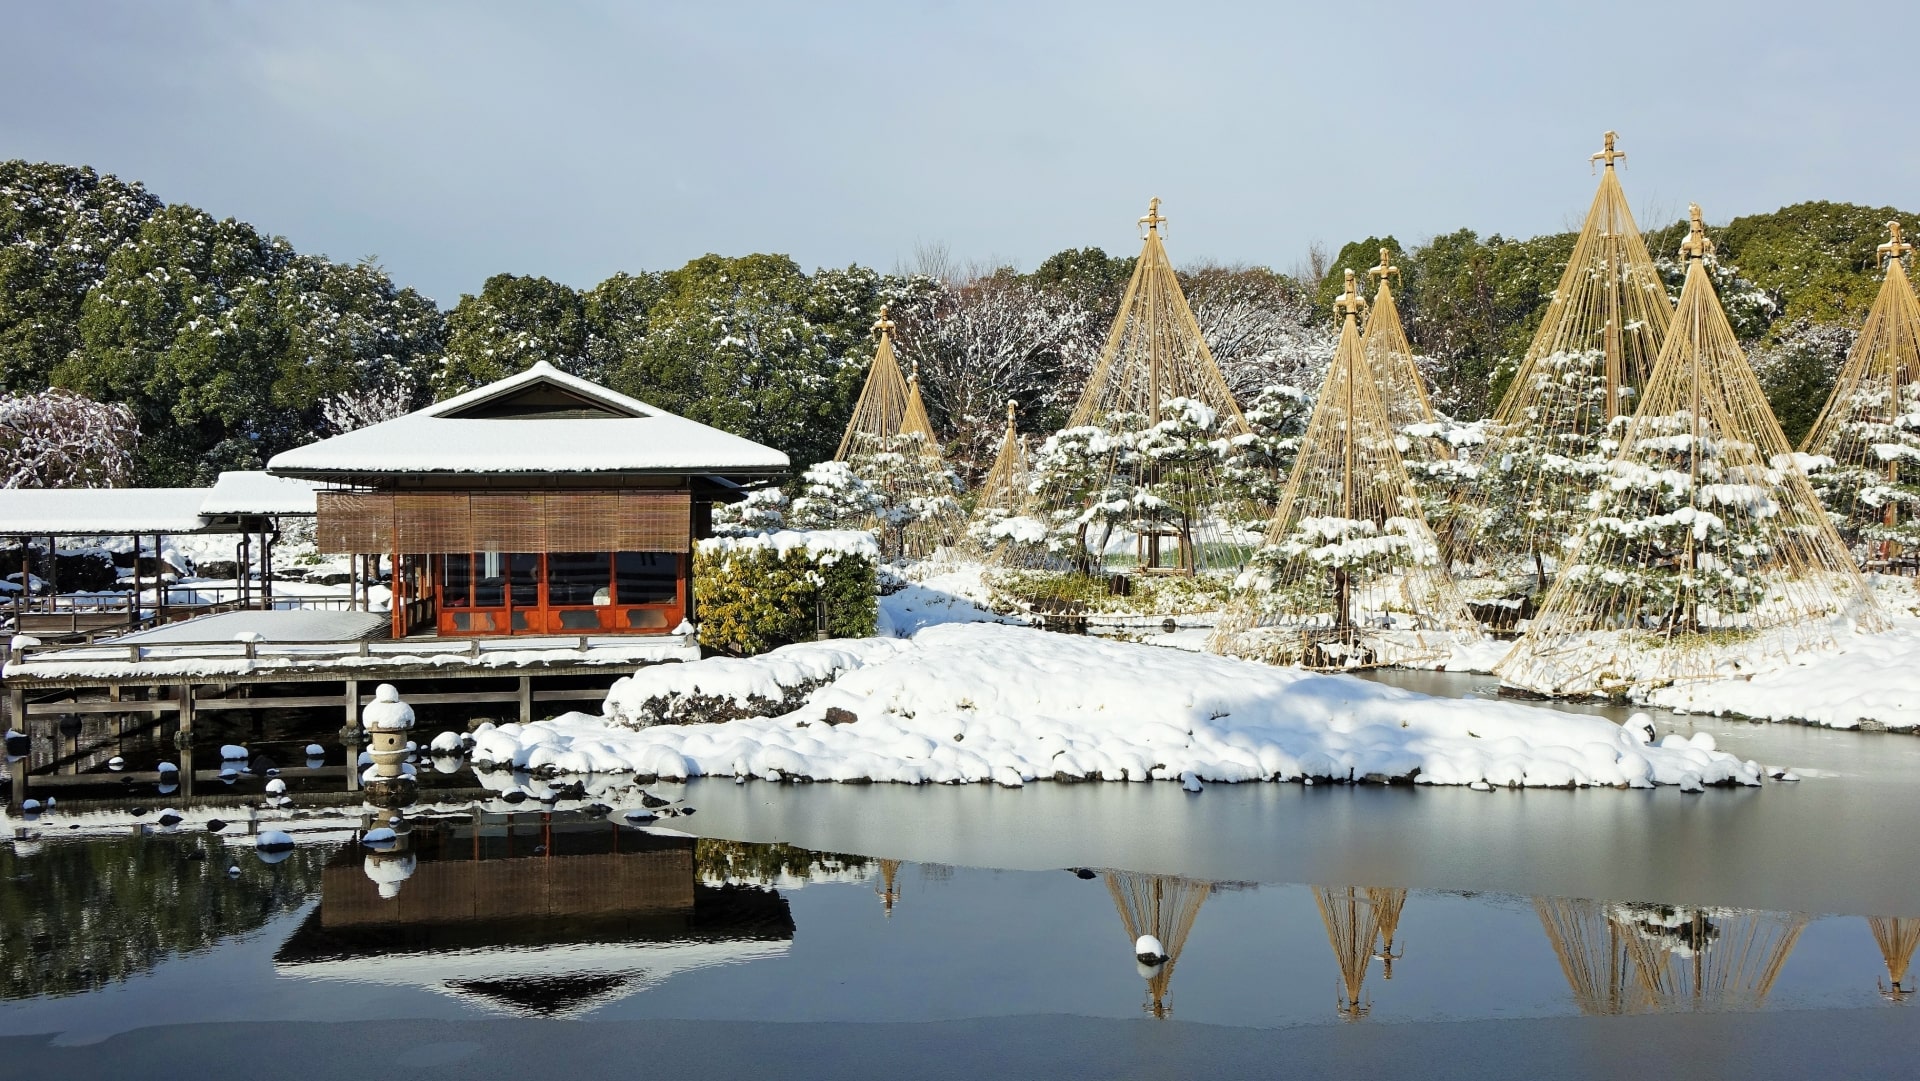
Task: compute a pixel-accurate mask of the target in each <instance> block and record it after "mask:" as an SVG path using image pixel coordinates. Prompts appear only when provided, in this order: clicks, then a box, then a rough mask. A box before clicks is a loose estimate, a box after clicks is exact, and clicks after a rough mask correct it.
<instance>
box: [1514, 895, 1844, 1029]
mask: <svg viewBox="0 0 1920 1081" xmlns="http://www.w3.org/2000/svg"><path fill="white" fill-rule="evenodd" d="M1533 906H1534V910H1535V911H1536V912H1538V913H1539V915H1540V926H1541V927H1542V928H1544V929H1545V930H1546V932H1547V940H1548V941H1549V942H1551V943H1552V944H1553V952H1554V955H1555V956H1556V957H1558V958H1559V959H1560V971H1561V973H1562V974H1564V975H1565V976H1566V978H1567V985H1568V986H1569V987H1571V988H1572V989H1573V998H1574V1002H1575V1003H1576V1004H1577V1005H1578V1006H1579V1007H1580V1010H1581V1012H1582V1013H1587V1014H1623V1013H1641V1012H1646V1011H1649V1010H1683V1009H1693V1010H1726V1009H1738V1010H1757V1009H1759V1008H1760V1007H1762V1006H1764V1005H1765V1004H1766V1000H1767V995H1768V994H1769V993H1770V992H1771V991H1772V990H1773V984H1774V981H1775V980H1777V979H1779V977H1780V969H1781V966H1783V965H1785V964H1786V961H1787V957H1788V956H1789V955H1790V954H1792V953H1793V947H1794V944H1795V943H1796V942H1798V941H1799V939H1800V932H1801V931H1803V930H1805V929H1806V926H1807V917H1806V916H1804V915H1801V914H1800V913H1796V912H1756V911H1750V910H1746V909H1737V908H1689V907H1675V906H1672V905H1653V904H1609V903H1607V902H1604V901H1580V900H1570V899H1565V898H1547V897H1536V898H1534V899H1533Z"/></svg>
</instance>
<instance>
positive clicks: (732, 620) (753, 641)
mask: <svg viewBox="0 0 1920 1081" xmlns="http://www.w3.org/2000/svg"><path fill="white" fill-rule="evenodd" d="M879 562H880V550H879V548H878V546H877V545H875V543H874V540H873V534H871V533H866V532H863V531H859V530H817V531H814V532H798V531H783V532H779V533H761V534H758V535H756V536H751V537H715V538H712V539H710V540H703V541H701V542H700V545H699V547H698V548H697V549H696V550H695V551H694V555H693V595H694V601H695V605H696V609H697V612H698V614H699V622H700V644H701V645H704V646H707V647H709V648H711V649H716V650H719V651H721V652H723V653H731V654H735V655H738V656H751V655H753V654H756V653H764V652H766V651H767V650H769V649H773V648H775V647H778V646H784V645H788V644H790V643H793V642H804V641H811V640H812V639H813V638H814V635H815V631H816V628H815V618H816V613H817V611H818V609H819V607H820V606H822V605H824V607H825V609H826V617H827V635H828V636H829V637H832V638H868V637H871V636H872V635H873V633H874V630H875V627H876V626H877V623H878V619H879V602H878V600H877V593H878V588H877V580H876V576H875V568H876V567H877V566H878V564H879Z"/></svg>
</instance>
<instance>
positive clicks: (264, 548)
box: [260, 529, 273, 608]
mask: <svg viewBox="0 0 1920 1081" xmlns="http://www.w3.org/2000/svg"><path fill="white" fill-rule="evenodd" d="M260 599H261V601H262V605H261V607H263V608H272V607H273V542H272V541H270V540H268V539H267V531H266V530H264V529H263V530H261V531H260Z"/></svg>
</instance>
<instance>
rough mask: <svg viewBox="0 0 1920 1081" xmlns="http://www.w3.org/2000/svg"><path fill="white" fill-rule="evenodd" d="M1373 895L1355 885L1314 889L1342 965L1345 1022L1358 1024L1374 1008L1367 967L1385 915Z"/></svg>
mask: <svg viewBox="0 0 1920 1081" xmlns="http://www.w3.org/2000/svg"><path fill="white" fill-rule="evenodd" d="M1371 892H1372V891H1371V890H1361V889H1358V888H1356V887H1353V886H1345V887H1333V886H1315V887H1314V888H1313V898H1314V900H1315V901H1317V902H1319V905H1320V919H1321V921H1322V922H1324V923H1325V924H1326V925H1327V941H1328V943H1330V944H1331V945H1332V946H1333V960H1334V963H1335V964H1337V965H1339V966H1340V994H1339V995H1338V996H1337V999H1336V1005H1335V1009H1337V1010H1338V1011H1339V1013H1340V1019H1341V1020H1343V1021H1358V1020H1360V1019H1361V1018H1362V1017H1365V1016H1366V1015H1367V1011H1368V1010H1370V1009H1371V1008H1372V1006H1371V1004H1369V1003H1367V1002H1365V1001H1364V1000H1363V996H1362V985H1363V984H1365V983H1366V979H1367V966H1368V965H1370V964H1372V963H1373V948H1374V944H1375V943H1377V942H1379V941H1380V915H1381V912H1380V909H1379V908H1378V907H1376V906H1375V905H1374V903H1373V901H1372V900H1371V899H1370V898H1369V897H1368V896H1366V895H1367V894H1369V893H1371ZM1396 917H1397V914H1396Z"/></svg>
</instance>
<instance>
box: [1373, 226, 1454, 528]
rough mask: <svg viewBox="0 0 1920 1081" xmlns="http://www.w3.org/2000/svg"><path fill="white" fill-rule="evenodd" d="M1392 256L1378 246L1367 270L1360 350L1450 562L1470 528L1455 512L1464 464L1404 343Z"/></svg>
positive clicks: (1423, 505) (1425, 508)
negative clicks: (1368, 306)
mask: <svg viewBox="0 0 1920 1081" xmlns="http://www.w3.org/2000/svg"><path fill="white" fill-rule="evenodd" d="M1392 257H1393V253H1392V252H1391V251H1390V250H1389V249H1386V248H1381V249H1380V265H1379V266H1377V267H1374V268H1373V269H1371V270H1369V271H1367V276H1368V277H1370V278H1379V279H1380V287H1379V289H1378V290H1377V291H1376V292H1375V293H1374V294H1373V308H1372V312H1371V314H1369V315H1368V316H1367V332H1366V333H1365V334H1364V335H1362V336H1361V339H1360V350H1361V352H1363V353H1365V354H1366V357H1367V366H1368V368H1370V369H1371V370H1372V372H1373V379H1374V384H1375V386H1376V387H1378V388H1379V391H1380V401H1381V403H1382V404H1383V405H1385V406H1386V410H1387V422H1388V423H1389V424H1391V425H1392V426H1393V430H1394V431H1395V432H1396V433H1398V435H1399V449H1400V456H1401V458H1402V460H1403V461H1404V462H1405V464H1406V467H1407V475H1408V477H1410V478H1411V479H1412V481H1413V487H1414V491H1416V492H1418V493H1420V500H1421V504H1422V509H1423V511H1424V512H1425V514H1426V516H1427V525H1428V526H1430V527H1432V529H1433V532H1434V536H1435V537H1436V538H1437V539H1438V540H1439V542H1440V549H1441V554H1442V556H1443V557H1446V558H1447V559H1448V562H1449V563H1451V556H1452V554H1453V553H1454V552H1455V551H1457V550H1458V549H1460V548H1462V547H1464V546H1465V544H1464V541H1465V540H1466V538H1463V537H1456V535H1455V534H1456V533H1458V532H1463V531H1465V530H1467V529H1470V528H1471V526H1472V523H1471V522H1470V521H1462V520H1461V516H1460V515H1459V514H1458V513H1457V512H1458V511H1459V510H1460V506H1461V500H1462V498H1463V496H1464V495H1465V493H1464V492H1463V490H1462V488H1463V484H1464V482H1465V480H1466V479H1467V476H1468V474H1467V473H1466V472H1465V471H1464V470H1463V468H1462V467H1463V466H1464V465H1465V463H1463V462H1459V461H1456V460H1455V459H1454V453H1453V448H1452V447H1450V446H1448V444H1447V442H1446V440H1445V439H1443V438H1441V435H1440V427H1439V425H1438V424H1437V423H1436V422H1435V421H1436V418H1435V417H1434V415H1433V403H1432V401H1431V400H1430V399H1429V398H1428V397H1427V381H1426V380H1425V379H1423V378H1422V377H1421V375H1420V366H1419V364H1418V362H1417V361H1416V360H1415V359H1414V355H1413V346H1412V345H1410V344H1409V343H1408V342H1407V330H1406V326H1405V325H1404V324H1403V323H1401V321H1400V306H1399V305H1398V304H1397V303H1395V302H1394V299H1393V289H1392V287H1391V286H1390V285H1389V284H1388V281H1387V279H1388V278H1389V277H1391V276H1392V275H1395V274H1398V273H1400V268H1399V267H1397V266H1394V265H1393V258H1392Z"/></svg>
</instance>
